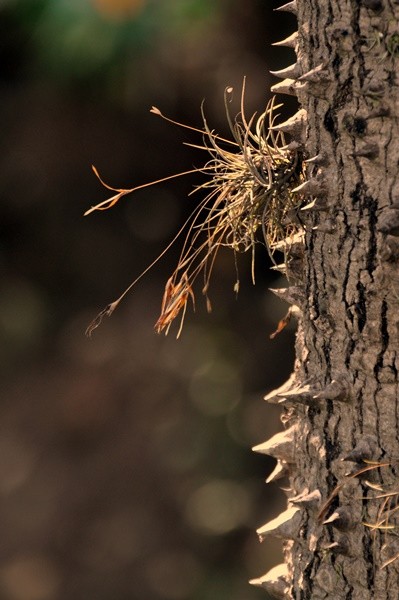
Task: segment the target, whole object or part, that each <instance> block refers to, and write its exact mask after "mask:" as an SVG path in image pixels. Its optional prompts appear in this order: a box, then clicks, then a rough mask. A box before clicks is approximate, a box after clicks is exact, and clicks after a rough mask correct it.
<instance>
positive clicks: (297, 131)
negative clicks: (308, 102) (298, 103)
mask: <svg viewBox="0 0 399 600" xmlns="http://www.w3.org/2000/svg"><path fill="white" fill-rule="evenodd" d="M306 120H307V113H306V110H305V109H304V108H301V109H300V110H298V112H296V113H295V114H294V115H293V116H292V117H291V118H290V119H287V121H284V122H283V123H280V124H279V125H274V126H273V127H270V129H272V130H273V131H282V132H283V133H290V134H291V135H292V136H293V137H294V138H299V139H301V137H302V135H303V134H304V132H305V128H306Z"/></svg>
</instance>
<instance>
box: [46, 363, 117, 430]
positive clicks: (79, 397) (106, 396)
mask: <svg viewBox="0 0 399 600" xmlns="http://www.w3.org/2000/svg"><path fill="white" fill-rule="evenodd" d="M58 406H59V410H60V417H61V422H62V425H63V427H64V428H65V429H66V430H69V431H71V432H79V431H84V432H86V431H96V430H99V429H102V428H103V427H105V426H106V424H107V422H108V421H109V419H110V418H111V417H112V415H113V414H114V413H115V410H116V409H117V407H118V403H117V402H115V397H114V392H113V391H112V390H111V388H110V382H109V380H107V379H106V378H105V377H104V376H102V375H100V374H98V373H73V376H71V379H70V381H68V382H65V385H64V389H63V391H62V392H60V393H59V396H58Z"/></svg>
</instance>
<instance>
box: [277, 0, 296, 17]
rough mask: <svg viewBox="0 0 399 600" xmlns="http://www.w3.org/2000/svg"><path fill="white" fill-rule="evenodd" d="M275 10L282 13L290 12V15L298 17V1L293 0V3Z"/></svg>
mask: <svg viewBox="0 0 399 600" xmlns="http://www.w3.org/2000/svg"><path fill="white" fill-rule="evenodd" d="M274 10H277V11H281V12H290V13H293V14H294V15H296V14H297V13H298V7H297V2H296V0H292V2H288V3H287V4H283V6H279V7H278V8H275V9H274Z"/></svg>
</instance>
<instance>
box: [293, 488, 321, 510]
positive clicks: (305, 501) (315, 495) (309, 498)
mask: <svg viewBox="0 0 399 600" xmlns="http://www.w3.org/2000/svg"><path fill="white" fill-rule="evenodd" d="M290 502H292V504H299V506H302V507H304V508H310V509H312V510H313V509H318V508H319V506H320V502H321V493H320V490H313V492H308V491H306V492H304V493H303V494H299V496H295V498H290Z"/></svg>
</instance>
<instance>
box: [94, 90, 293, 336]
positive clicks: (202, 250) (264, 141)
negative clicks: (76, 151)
mask: <svg viewBox="0 0 399 600" xmlns="http://www.w3.org/2000/svg"><path fill="white" fill-rule="evenodd" d="M232 91H233V90H232V88H226V90H225V97H224V102H225V108H226V115H227V120H228V124H229V128H230V131H231V134H232V140H228V139H225V138H222V137H221V136H219V135H218V134H216V133H215V132H214V131H213V130H211V129H210V128H209V126H208V123H207V119H206V117H205V114H204V110H203V106H202V107H201V113H202V119H203V129H202V130H201V129H196V128H194V127H190V126H187V125H184V124H182V123H178V122H176V121H173V120H172V119H169V118H167V117H165V116H164V115H163V114H162V113H161V112H160V110H159V109H157V108H155V107H153V108H152V109H151V112H152V113H154V114H157V115H159V116H161V117H162V118H163V119H165V120H167V121H169V122H172V123H174V124H176V125H179V126H182V127H185V128H188V129H190V130H192V131H195V132H198V133H201V135H202V140H203V143H202V144H201V145H196V144H188V145H190V146H192V147H194V148H197V149H200V150H205V151H206V152H207V153H208V154H209V155H210V159H209V160H208V161H207V162H206V164H205V165H204V166H203V167H201V168H197V169H193V170H190V171H186V172H184V173H178V174H177V175H172V176H171V177H166V178H164V179H159V180H157V181H154V182H151V183H147V184H144V185H141V186H137V187H135V188H132V189H116V188H113V187H110V186H109V185H107V184H106V183H104V181H103V180H102V179H101V178H100V175H99V174H98V172H97V170H96V169H95V168H94V167H93V170H94V172H95V174H96V176H97V177H98V178H99V180H100V181H101V183H102V184H103V185H104V186H105V187H106V188H107V189H109V190H111V191H113V192H115V194H114V195H112V196H111V197H110V198H108V199H107V200H105V201H103V202H101V203H100V204H97V205H96V206H93V207H92V208H90V209H89V210H88V211H87V212H86V213H85V215H88V214H90V213H92V212H94V211H96V210H107V209H109V208H111V207H112V206H114V205H115V204H116V203H117V202H118V201H119V200H120V199H121V198H122V197H123V196H125V195H127V194H130V193H132V192H134V191H136V190H138V189H141V188H143V187H147V186H149V185H154V184H156V183H160V182H162V181H166V180H168V179H171V178H174V177H179V176H182V175H187V174H189V173H193V172H201V173H203V174H205V175H206V176H207V179H206V181H205V182H204V183H202V184H201V185H199V186H197V187H196V188H195V189H194V190H193V191H205V193H206V195H205V198H204V199H203V200H202V201H201V202H200V203H199V205H198V206H197V207H196V208H195V210H194V211H193V213H192V214H191V216H190V217H189V219H188V220H187V221H186V223H185V224H184V226H183V227H182V228H181V229H180V231H179V232H178V233H177V235H176V236H175V237H174V238H173V240H172V241H171V242H170V243H169V244H168V246H167V247H166V248H165V250H164V251H163V252H162V253H161V254H160V256H159V257H158V258H157V259H156V260H155V261H154V262H153V263H151V265H149V267H148V268H147V269H146V270H145V271H144V272H143V273H142V274H141V275H140V276H139V277H138V278H137V279H135V280H134V281H133V282H132V283H131V284H130V285H129V287H128V288H127V289H126V290H125V291H124V292H123V294H122V295H121V296H120V297H119V298H118V299H117V300H115V301H114V302H112V303H111V304H109V305H108V306H107V307H105V309H104V310H103V311H101V313H100V314H99V315H98V316H97V317H96V319H94V321H93V322H92V323H91V324H90V325H89V327H88V329H87V334H88V335H90V334H91V333H92V331H93V330H94V329H95V328H96V327H98V325H99V324H100V323H101V320H102V318H103V317H104V316H105V315H107V316H110V315H111V314H112V312H113V311H114V310H115V308H116V306H117V305H118V304H119V302H120V301H121V300H122V298H123V297H124V296H125V295H126V294H127V293H128V292H129V290H130V289H131V288H132V287H133V286H134V285H135V284H136V283H137V281H138V280H139V279H140V278H141V277H142V276H143V275H144V274H145V273H146V272H148V270H149V269H150V268H151V267H152V266H153V265H154V264H155V263H156V262H157V261H158V260H159V259H160V258H161V257H162V256H163V255H164V254H165V252H166V251H167V250H168V249H169V248H170V247H171V245H172V244H173V243H174V242H175V241H176V239H177V238H178V237H179V236H180V235H181V234H182V233H183V232H186V236H185V241H184V243H183V247H182V250H181V254H180V258H179V261H178V264H177V267H176V269H175V271H174V272H173V274H172V276H171V277H170V279H169V280H168V282H167V284H166V287H165V293H164V297H163V301H162V308H161V315H160V317H159V319H158V321H157V322H156V325H155V329H156V331H157V332H158V333H160V332H161V331H165V333H168V331H169V328H170V325H171V323H172V322H173V320H174V319H175V318H176V317H177V316H178V315H179V314H181V321H180V326H179V329H178V334H177V337H179V335H180V333H181V330H182V326H183V321H184V316H185V312H186V308H187V302H188V300H189V298H191V300H192V302H193V306H194V291H193V284H194V282H195V280H196V279H197V277H198V276H199V275H200V274H201V275H202V278H203V283H202V294H203V295H204V296H205V298H206V305H207V309H208V311H210V310H211V303H210V299H209V296H208V290H209V284H210V279H211V275H212V271H213V267H214V263H215V259H216V257H217V254H218V251H219V249H220V248H221V247H227V248H230V249H231V250H232V251H233V253H234V260H235V265H236V273H237V279H236V282H235V285H234V290H235V291H236V292H238V290H239V277H238V269H237V253H242V252H247V251H250V252H251V253H252V280H253V282H255V275H254V261H255V245H256V244H257V243H258V242H263V243H264V244H265V245H266V248H267V250H268V253H269V255H270V257H271V258H272V260H273V254H274V252H275V250H276V249H278V248H279V243H280V242H281V240H283V239H286V238H287V237H289V236H293V235H294V234H295V233H296V231H297V226H296V225H295V224H293V223H292V222H291V219H289V218H288V215H289V214H290V213H291V212H292V210H293V209H294V208H295V207H297V205H298V202H299V200H298V195H295V194H293V193H291V190H292V189H293V188H295V187H296V186H297V185H298V183H300V182H301V180H302V161H301V160H300V157H299V155H298V152H297V151H296V150H295V149H294V150H291V149H290V148H289V147H288V146H286V143H285V139H284V134H283V133H282V132H281V131H276V130H275V129H274V123H275V119H276V117H277V116H278V115H277V114H276V110H278V108H279V107H280V106H281V105H276V104H275V99H274V98H273V99H272V100H270V102H269V103H268V104H267V107H266V109H265V111H264V112H263V113H262V114H261V115H260V116H259V117H258V118H256V114H254V115H253V116H252V117H251V118H250V119H249V120H247V118H246V116H245V111H244V97H245V80H244V84H243V88H242V93H241V106H240V112H239V114H238V116H237V117H235V118H234V119H233V118H232V116H231V114H230V110H229V102H230V101H231V96H232ZM191 193H193V192H191ZM259 233H260V235H259ZM285 258H287V257H285Z"/></svg>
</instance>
